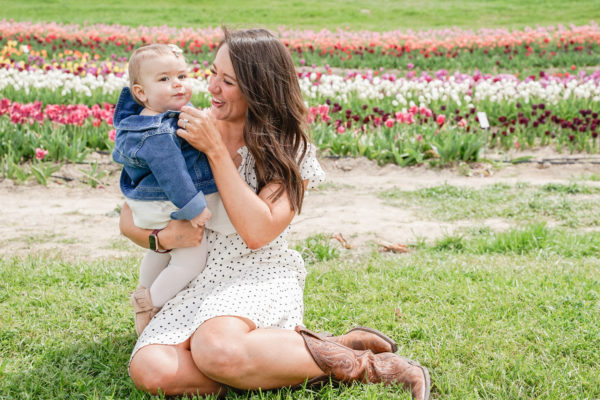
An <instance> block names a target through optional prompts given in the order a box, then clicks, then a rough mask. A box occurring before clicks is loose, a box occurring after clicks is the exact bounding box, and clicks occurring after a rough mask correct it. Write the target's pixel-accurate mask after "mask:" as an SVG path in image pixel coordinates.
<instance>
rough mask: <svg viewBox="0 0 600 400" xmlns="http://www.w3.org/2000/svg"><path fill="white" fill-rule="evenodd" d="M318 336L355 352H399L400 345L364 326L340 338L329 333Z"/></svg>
mask: <svg viewBox="0 0 600 400" xmlns="http://www.w3.org/2000/svg"><path fill="white" fill-rule="evenodd" d="M317 336H319V337H320V338H321V339H325V340H328V341H330V342H335V343H339V344H341V345H342V346H346V347H350V348H351V349H353V350H371V351H372V352H373V353H375V354H379V353H395V352H396V351H398V345H396V342H394V341H393V340H392V339H391V338H389V337H387V336H386V335H384V334H383V333H382V332H380V331H378V330H377V329H373V328H367V327H364V326H357V327H356V328H352V329H350V330H349V331H348V332H346V333H345V334H343V335H340V336H333V335H332V334H331V333H329V332H319V333H317Z"/></svg>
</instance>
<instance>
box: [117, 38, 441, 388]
mask: <svg viewBox="0 0 600 400" xmlns="http://www.w3.org/2000/svg"><path fill="white" fill-rule="evenodd" d="M209 91H210V93H211V94H212V96H213V99H212V115H211V116H207V115H204V114H203V113H202V112H201V111H199V110H196V109H194V108H190V107H185V108H184V109H183V110H182V111H183V112H182V114H181V115H180V117H179V126H180V128H181V129H179V130H178V134H179V135H180V136H181V137H182V138H184V139H186V140H187V141H188V142H189V143H190V144H191V145H192V146H194V147H196V148H197V149H198V150H200V151H202V152H204V153H205V154H206V156H207V157H208V160H209V163H210V165H211V168H212V170H213V174H214V177H215V181H216V184H217V188H218V191H219V194H220V195H221V198H222V200H223V204H224V206H225V209H226V211H227V214H228V216H229V218H230V220H231V222H232V224H233V226H234V227H235V229H236V231H237V233H236V234H233V235H228V236H225V235H223V234H219V233H216V232H212V231H210V230H207V236H206V239H207V240H208V248H209V256H208V261H207V266H206V268H205V270H204V271H203V272H202V273H201V274H200V275H199V276H198V277H197V278H196V279H195V280H194V281H192V282H191V283H190V285H189V286H188V287H187V288H186V289H184V290H183V291H182V292H181V293H179V294H178V295H177V296H176V297H175V298H174V299H172V300H171V301H169V302H168V303H167V304H166V305H165V306H164V307H163V309H162V310H161V311H160V312H159V313H158V314H157V315H156V316H155V317H154V318H153V319H152V321H151V322H150V324H149V325H148V326H147V328H146V329H145V330H144V331H143V332H142V334H141V336H140V337H139V339H138V342H137V344H136V346H135V348H134V351H133V354H132V358H131V362H130V369H129V371H130V375H131V377H132V379H133V381H134V383H135V384H136V386H137V387H139V388H141V389H142V390H146V391H148V392H151V393H156V392H158V391H159V390H160V391H162V392H163V393H165V394H183V393H190V394H191V393H194V394H196V393H198V394H209V393H219V392H222V391H223V390H224V388H225V387H227V386H230V387H234V388H239V389H257V388H262V389H271V388H279V387H283V386H290V385H297V384H301V383H303V382H305V381H306V380H315V381H318V380H323V378H327V379H329V377H331V378H332V379H333V380H338V381H344V382H351V381H354V380H359V381H363V382H383V383H386V384H402V385H404V386H405V387H406V388H407V389H409V390H411V391H412V394H413V396H414V397H415V398H418V399H426V398H428V397H429V386H430V383H429V376H428V374H427V370H426V369H425V368H423V367H421V366H420V365H418V364H417V363H414V362H412V361H410V360H407V359H404V358H402V357H399V356H397V355H395V354H393V353H392V351H395V343H393V341H391V340H389V339H388V338H387V337H385V335H383V334H381V333H380V332H377V331H375V330H371V329H368V328H366V329H358V330H353V331H351V332H348V333H347V334H346V335H343V336H340V337H333V338H324V337H323V335H317V334H314V333H312V332H310V331H308V330H307V329H305V328H303V327H302V326H301V324H302V314H303V300H302V299H303V289H304V278H305V274H306V272H305V269H304V265H303V262H302V258H301V257H300V255H299V254H298V253H297V252H295V251H293V250H290V249H289V248H288V245H287V242H286V241H285V235H286V233H287V231H288V230H289V224H290V222H291V221H292V218H293V217H294V215H295V213H296V212H300V209H301V207H302V199H303V195H304V190H305V189H306V188H307V187H308V186H309V185H311V184H314V183H317V182H319V181H320V180H322V178H323V175H324V174H323V171H322V170H321V168H320V166H319V164H318V162H317V160H316V158H315V155H314V149H313V148H312V147H311V146H310V145H309V143H308V139H307V136H306V127H305V121H306V107H305V105H304V102H303V99H302V95H301V91H300V88H299V85H298V80H297V75H296V72H295V68H294V65H293V63H292V60H291V57H290V56H289V54H288V52H287V50H286V48H285V46H283V44H282V43H281V42H280V41H279V40H278V39H277V38H275V37H274V36H273V35H271V34H270V33H269V32H267V31H265V30H247V31H238V32H227V31H226V32H225V38H224V40H223V42H222V43H221V45H220V46H219V49H218V51H217V54H216V57H215V60H214V63H213V68H212V75H211V80H210V85H209ZM130 214H131V213H130V210H129V209H128V208H127V207H124V208H123V212H122V216H121V231H122V232H123V233H124V234H125V235H126V236H127V237H129V238H130V239H131V240H133V241H134V242H136V243H137V244H139V245H141V246H144V247H147V246H148V245H147V238H148V234H149V232H148V231H146V230H143V229H139V228H137V227H135V225H134V224H133V222H132V220H131V215H130ZM201 237H202V231H201V229H194V228H193V227H191V225H190V224H189V223H186V222H185V221H184V222H182V221H172V222H171V223H170V224H169V226H168V227H167V228H165V229H164V230H163V231H161V232H160V237H159V245H160V248H161V249H171V248H179V247H187V246H195V245H198V242H199V241H200V240H201ZM364 350H367V351H364ZM375 353H378V354H375Z"/></svg>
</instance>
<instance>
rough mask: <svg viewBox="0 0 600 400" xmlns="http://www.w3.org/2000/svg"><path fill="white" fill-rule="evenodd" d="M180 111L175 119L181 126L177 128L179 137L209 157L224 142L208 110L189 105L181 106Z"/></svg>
mask: <svg viewBox="0 0 600 400" xmlns="http://www.w3.org/2000/svg"><path fill="white" fill-rule="evenodd" d="M181 111H182V112H181V114H179V120H178V121H177V125H178V126H179V127H180V128H181V129H177V134H178V135H179V136H180V137H182V138H183V139H185V140H186V141H187V142H188V143H189V144H191V145H192V146H194V147H195V148H196V149H197V150H199V151H201V152H203V153H204V154H206V155H207V156H208V157H209V158H210V157H211V154H212V153H213V152H214V151H216V150H219V149H222V147H223V146H224V144H223V140H222V138H221V133H220V132H219V130H218V129H217V127H216V125H215V122H216V120H215V119H214V117H213V116H212V113H211V112H210V111H205V110H199V109H197V108H194V107H189V106H185V107H183V108H182V109H181Z"/></svg>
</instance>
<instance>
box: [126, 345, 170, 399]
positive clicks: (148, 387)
mask: <svg viewBox="0 0 600 400" xmlns="http://www.w3.org/2000/svg"><path fill="white" fill-rule="evenodd" d="M157 356H158V354H157V351H156V349H152V348H151V346H148V347H144V348H142V349H140V350H138V352H137V353H136V354H135V355H134V356H133V358H132V359H131V363H130V364H129V376H130V377H131V380H132V381H133V383H134V384H135V386H136V387H137V388H138V389H140V390H143V391H145V392H148V393H152V394H158V392H159V391H160V392H162V393H169V392H170V390H169V389H170V388H171V387H172V386H173V385H174V384H176V382H175V378H176V373H177V368H176V367H177V366H176V365H174V366H173V365H172V363H170V362H169V361H168V360H165V359H164V358H162V359H161V358H159V357H157Z"/></svg>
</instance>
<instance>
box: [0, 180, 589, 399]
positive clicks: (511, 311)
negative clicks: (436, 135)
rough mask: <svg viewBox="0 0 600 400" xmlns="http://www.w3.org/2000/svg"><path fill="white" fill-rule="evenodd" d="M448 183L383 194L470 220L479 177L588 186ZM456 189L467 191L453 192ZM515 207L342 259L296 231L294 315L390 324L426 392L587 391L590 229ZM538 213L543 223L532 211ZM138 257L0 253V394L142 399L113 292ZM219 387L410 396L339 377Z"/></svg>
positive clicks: (572, 395)
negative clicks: (421, 369) (293, 385)
mask: <svg viewBox="0 0 600 400" xmlns="http://www.w3.org/2000/svg"><path fill="white" fill-rule="evenodd" d="M331 190H335V188H331ZM461 190H464V189H461V188H457V187H453V186H449V185H445V186H443V187H438V188H434V189H432V190H431V191H429V192H428V191H426V190H417V191H414V192H399V191H398V192H393V193H395V195H396V196H402V198H403V199H405V200H406V201H409V202H410V201H414V199H419V200H418V201H415V203H412V204H410V206H411V207H417V203H418V202H421V204H420V207H421V208H420V209H417V208H415V209H414V210H415V212H424V211H425V210H427V209H431V210H432V211H431V212H432V213H433V214H432V216H433V217H435V216H436V215H437V216H438V218H441V219H446V220H447V219H448V218H447V216H444V214H438V212H439V211H438V210H440V209H441V205H443V204H447V205H448V206H449V207H450V209H453V207H457V208H461V207H462V208H472V210H473V211H472V212H471V214H469V218H472V219H473V220H474V221H479V220H483V219H484V217H485V216H486V215H487V214H486V213H487V211H486V207H483V205H484V204H487V202H490V203H491V205H490V207H492V208H499V207H498V205H499V204H502V203H503V201H501V200H498V199H496V198H495V197H493V196H491V193H490V192H491V191H492V190H494V191H497V192H500V193H504V195H498V196H499V197H505V198H506V203H507V205H509V206H510V205H511V204H512V205H513V206H515V204H516V203H515V201H516V200H514V199H512V197H511V196H513V195H515V193H516V195H515V197H516V198H519V197H522V198H526V197H531V196H537V197H538V201H540V202H542V203H544V202H551V201H553V200H552V199H554V198H555V197H556V196H557V195H565V196H566V195H569V196H575V197H572V198H571V200H570V201H571V202H572V203H573V204H574V207H575V208H577V207H580V205H581V202H583V201H587V200H589V199H590V196H598V191H597V186H595V185H594V184H593V183H590V184H589V185H588V184H586V182H584V181H581V182H577V183H573V184H571V185H546V186H541V187H532V186H530V185H522V184H520V185H514V186H507V187H499V186H490V187H487V188H481V189H477V190H475V189H473V191H471V192H469V191H466V192H464V193H463V192H461ZM456 193H463V194H462V195H461V197H466V198H467V199H468V200H467V201H468V203H458V200H457V196H456ZM578 196H587V197H578ZM390 198H393V196H390ZM390 201H391V200H390ZM395 201H399V200H398V198H396V199H395ZM596 203H597V199H596ZM459 204H460V206H459ZM515 207H516V206H515ZM500 208H501V207H500ZM516 208H518V207H516ZM591 211H593V210H591ZM529 213H530V214H527V217H526V218H523V220H522V221H521V224H517V223H516V222H515V223H514V227H513V228H511V229H508V230H506V231H503V232H494V231H491V230H489V229H479V230H478V229H471V230H470V231H468V232H464V233H463V234H461V235H459V236H448V237H445V238H442V239H439V240H437V241H435V242H434V243H425V242H422V243H416V244H414V246H412V247H411V252H410V253H409V254H403V255H393V254H383V253H377V252H375V251H373V252H372V253H370V254H365V255H362V256H359V257H358V258H357V256H355V255H354V254H353V253H352V251H351V250H345V249H342V248H340V246H339V245H338V244H337V242H335V241H332V240H328V239H327V236H326V235H316V236H315V237H314V238H310V239H308V240H306V241H304V242H301V243H298V244H297V248H298V249H300V250H302V249H305V250H306V251H304V252H303V253H304V254H305V255H306V256H307V257H306V258H307V260H308V265H307V268H308V271H309V274H308V278H307V285H306V292H305V302H306V311H305V323H306V325H307V326H309V327H310V328H313V329H316V330H328V331H332V332H335V333H343V332H344V331H346V330H347V329H349V328H351V327H352V326H354V325H368V326H374V327H377V328H379V329H381V330H382V331H384V332H387V333H389V334H390V335H391V336H392V337H393V338H394V339H396V341H397V342H398V344H399V353H400V354H402V355H405V356H407V357H411V358H414V359H416V360H419V361H420V362H422V363H423V364H424V365H425V366H427V367H428V368H429V369H430V372H431V375H432V380H433V385H434V387H433V392H432V393H433V398H434V399H521V398H535V399H595V398H599V397H600V378H599V376H600V351H598V349H599V348H600V329H598V327H599V326H600V259H599V257H598V254H599V253H600V248H599V246H600V236H599V233H598V231H597V230H594V229H590V228H593V227H591V226H589V225H585V223H584V222H585V221H586V216H585V215H583V214H581V213H577V212H576V213H574V216H573V217H572V218H571V219H570V221H571V222H572V225H573V226H571V224H558V223H556V221H554V220H552V215H548V214H547V210H545V209H543V208H541V209H538V210H537V211H536V210H534V211H529ZM503 215H504V214H503ZM542 216H545V218H547V219H546V222H548V225H545V224H541V223H539V221H540V220H541V217H542ZM554 217H556V216H554ZM557 220H560V218H557ZM581 227H584V228H586V229H581ZM137 268H138V260H137V259H135V258H129V259H119V260H103V261H95V262H66V261H63V260H61V259H50V260H48V259H43V260H42V259H37V258H33V257H32V258H26V259H22V258H12V259H3V260H1V261H0V399H28V398H31V399H38V398H69V399H70V398H86V399H88V398H89V399H101V398H102V399H105V398H114V399H121V398H134V399H136V398H151V396H148V395H146V394H144V393H142V392H139V391H138V390H136V389H135V388H134V387H133V384H132V383H131V381H130V380H129V378H128V375H127V369H126V368H127V361H128V359H129V355H130V351H131V349H132V347H133V344H134V343H135V340H136V336H135V331H134V328H133V315H132V311H131V309H130V307H129V305H128V302H127V298H128V292H129V291H130V290H132V289H133V288H134V287H135V286H136V277H137ZM228 398H232V399H236V398H251V399H263V398H266V399H287V398H310V399H317V398H319V399H324V398H325V399H337V398H343V399H344V398H345V399H356V398H360V399H379V398H400V399H408V398H409V396H408V394H407V393H405V392H404V391H402V390H401V389H398V388H384V387H381V386H376V385H354V386H351V387H341V388H332V387H330V386H326V387H325V388H323V389H322V390H320V391H310V390H303V391H299V392H295V393H290V392H289V391H287V390H280V391H274V392H269V393H260V392H253V393H249V394H248V395H247V396H242V395H235V394H230V395H229V396H228Z"/></svg>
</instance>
